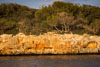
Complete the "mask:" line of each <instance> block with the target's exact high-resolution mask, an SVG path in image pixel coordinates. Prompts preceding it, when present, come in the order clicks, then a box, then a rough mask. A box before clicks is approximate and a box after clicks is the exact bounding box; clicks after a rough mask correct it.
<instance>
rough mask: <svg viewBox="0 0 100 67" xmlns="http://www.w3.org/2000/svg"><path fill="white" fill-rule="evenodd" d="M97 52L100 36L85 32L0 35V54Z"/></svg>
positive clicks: (99, 51)
mask: <svg viewBox="0 0 100 67" xmlns="http://www.w3.org/2000/svg"><path fill="white" fill-rule="evenodd" d="M96 53H97V54H99V53H100V36H90V35H87V34H84V35H77V34H56V33H53V32H48V33H45V34H43V35H39V36H36V35H25V34H23V33H19V34H17V35H14V36H13V35H12V34H9V35H8V34H3V35H0V55H25V54H26V55H27V54H33V55H34V54H61V55H62V54H96Z"/></svg>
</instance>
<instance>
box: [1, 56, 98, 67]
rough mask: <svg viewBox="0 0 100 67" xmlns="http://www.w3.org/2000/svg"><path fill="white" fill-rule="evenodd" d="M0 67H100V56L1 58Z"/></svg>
mask: <svg viewBox="0 0 100 67" xmlns="http://www.w3.org/2000/svg"><path fill="white" fill-rule="evenodd" d="M0 67H100V55H37V56H36V55H35V56H0Z"/></svg>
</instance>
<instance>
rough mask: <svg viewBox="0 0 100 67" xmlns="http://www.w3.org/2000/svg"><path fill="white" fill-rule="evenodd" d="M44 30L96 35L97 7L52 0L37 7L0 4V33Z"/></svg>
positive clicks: (99, 23)
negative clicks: (47, 4) (48, 3)
mask: <svg viewBox="0 0 100 67" xmlns="http://www.w3.org/2000/svg"><path fill="white" fill-rule="evenodd" d="M48 31H56V32H58V33H70V32H72V33H77V34H83V33H88V34H95V35H100V8H99V7H96V6H91V5H82V6H80V5H78V4H72V3H69V2H62V1H56V2H54V3H53V4H52V5H49V6H44V7H42V8H40V9H32V8H29V7H27V6H23V5H19V4H13V3H11V4H1V5H0V34H4V33H7V34H17V33H18V32H23V33H25V34H40V33H45V32H48Z"/></svg>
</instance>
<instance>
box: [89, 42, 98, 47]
mask: <svg viewBox="0 0 100 67" xmlns="http://www.w3.org/2000/svg"><path fill="white" fill-rule="evenodd" d="M87 48H97V43H96V42H89V43H88V46H87Z"/></svg>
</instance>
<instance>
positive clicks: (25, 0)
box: [0, 0, 100, 9]
mask: <svg viewBox="0 0 100 67" xmlns="http://www.w3.org/2000/svg"><path fill="white" fill-rule="evenodd" d="M54 1H64V2H72V3H78V4H81V5H82V4H89V5H93V6H99V7H100V0H0V4H1V3H17V4H21V5H26V6H28V7H30V8H37V9H38V8H41V7H42V6H47V5H50V4H52V3H53V2H54Z"/></svg>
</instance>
